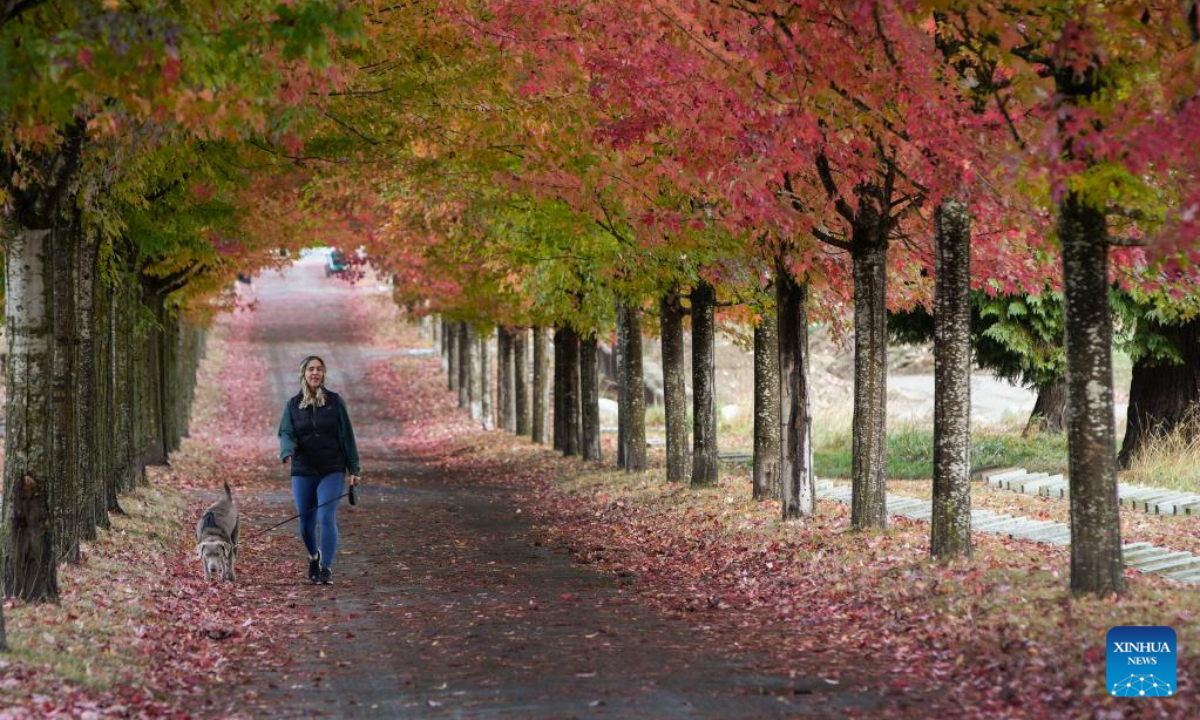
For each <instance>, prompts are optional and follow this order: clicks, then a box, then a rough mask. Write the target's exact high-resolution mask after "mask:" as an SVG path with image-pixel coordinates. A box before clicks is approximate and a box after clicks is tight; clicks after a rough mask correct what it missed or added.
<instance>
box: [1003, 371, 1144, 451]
mask: <svg viewBox="0 0 1200 720" xmlns="http://www.w3.org/2000/svg"><path fill="white" fill-rule="evenodd" d="M1135 369H1136V368H1135ZM1066 427H1067V380H1066V378H1065V377H1064V378H1061V379H1059V380H1057V381H1056V382H1055V383H1054V384H1053V385H1048V386H1046V387H1043V388H1038V396H1037V400H1036V401H1035V402H1034V403H1033V412H1031V413H1029V422H1027V423H1026V424H1025V430H1024V431H1023V432H1022V433H1021V434H1022V436H1024V437H1028V436H1029V435H1031V434H1033V433H1034V432H1035V431H1040V432H1063V431H1064V430H1066Z"/></svg>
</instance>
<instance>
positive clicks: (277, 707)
mask: <svg viewBox="0 0 1200 720" xmlns="http://www.w3.org/2000/svg"><path fill="white" fill-rule="evenodd" d="M254 289H255V292H256V293H257V296H258V301H259V303H260V306H259V311H258V314H257V315H256V319H255V323H256V340H257V347H258V352H261V354H262V355H263V356H264V357H265V358H266V359H267V361H268V363H269V365H270V367H271V372H272V382H271V383H270V388H271V394H272V401H273V402H276V403H278V404H279V406H280V407H282V403H283V401H284V399H285V398H286V397H287V396H288V395H290V394H291V393H293V392H294V388H295V386H296V385H297V383H298V367H299V362H300V359H301V358H303V357H304V356H305V355H307V354H309V353H317V354H320V355H322V356H323V357H324V358H325V360H326V362H327V364H328V366H329V385H330V387H331V388H332V389H333V390H335V391H338V392H341V393H343V395H344V396H345V397H346V399H347V403H348V405H349V408H350V410H351V414H352V417H353V419H354V422H355V425H356V429H357V431H358V436H359V442H360V448H361V449H362V454H363V468H364V472H365V474H366V478H367V479H368V481H369V484H367V485H366V486H365V487H364V491H363V493H362V500H361V502H360V505H359V507H358V508H354V510H353V511H352V512H351V511H350V510H349V509H348V508H345V507H343V510H342V512H341V517H340V523H339V525H340V529H341V543H340V549H341V553H340V554H339V557H338V561H337V563H336V565H335V568H334V570H335V578H336V580H337V583H336V584H335V585H333V586H330V587H321V586H311V585H309V584H308V583H307V581H305V580H303V579H302V574H303V551H302V549H301V546H300V543H299V540H298V539H297V541H296V548H295V549H296V554H295V559H296V573H295V576H294V577H291V578H282V579H280V581H279V594H280V601H281V602H291V603H296V604H299V605H300V606H302V607H307V608H308V609H309V613H310V621H309V622H307V623H306V624H304V626H303V627H300V628H298V629H297V630H298V635H299V637H298V638H297V639H296V641H295V642H294V643H293V645H294V647H293V655H292V658H291V660H290V661H288V662H286V663H285V664H284V665H283V666H282V667H279V668H276V669H272V670H262V671H261V672H259V674H258V675H257V676H256V679H255V680H254V682H253V683H252V685H251V686H250V687H248V688H242V689H241V691H240V692H242V694H243V695H244V697H245V702H244V703H243V707H246V708H249V709H250V710H251V711H252V712H254V713H256V714H259V715H260V716H263V717H310V716H313V715H323V716H329V717H389V718H395V717H398V718H408V717H412V718H429V717H435V718H438V717H455V718H457V717H463V718H467V717H469V718H493V717H495V718H571V717H611V718H632V717H646V718H694V717H711V718H769V717H797V716H804V717H842V716H845V715H846V714H847V713H848V712H853V713H854V714H861V713H862V712H866V711H870V710H871V709H873V708H878V707H881V706H882V705H884V704H885V700H884V699H882V698H880V697H879V696H877V695H875V694H873V693H871V692H867V691H865V690H863V689H862V688H861V685H859V684H858V683H856V682H853V681H852V680H850V681H848V680H845V679H844V680H843V682H842V683H841V684H840V685H837V686H833V685H831V684H829V683H826V682H824V681H822V680H821V679H820V678H819V677H818V676H817V672H818V671H819V668H814V669H813V670H812V674H811V675H810V676H807V677H806V676H805V675H804V674H803V672H800V673H798V675H797V677H794V678H793V677H788V676H775V675H770V674H764V673H763V672H761V671H759V670H757V669H756V668H758V667H760V666H765V664H764V660H763V658H758V657H756V656H755V655H753V654H752V653H749V652H745V651H736V650H733V649H730V648H729V643H727V642H726V641H725V640H724V639H722V638H721V637H713V636H711V635H709V634H707V633H706V632H704V631H703V630H702V629H700V628H698V627H697V626H696V625H695V624H694V623H692V622H690V621H685V620H680V619H676V618H671V617H667V616H665V615H661V614H659V613H658V612H657V611H655V610H653V609H652V608H649V607H648V606H645V605H641V604H639V603H638V602H637V601H636V600H635V598H634V593H629V592H625V591H623V590H622V587H621V586H620V585H619V584H618V582H617V579H616V578H614V577H613V576H611V575H608V574H600V573H597V572H595V571H593V570H591V569H589V568H587V567H584V566H577V565H574V564H573V563H572V562H571V560H570V558H569V557H568V556H567V555H566V553H564V552H560V551H557V550H554V549H548V548H546V547H542V546H540V545H539V544H538V543H537V542H536V541H535V540H534V539H533V538H534V537H535V533H533V531H532V530H533V529H532V528H531V527H530V526H529V524H528V522H527V521H525V520H524V519H523V518H522V516H521V515H519V514H517V512H516V509H517V508H516V506H515V501H514V499H513V498H512V497H511V496H510V494H509V491H507V490H505V489H503V488H497V487H494V486H483V485H478V484H472V483H470V482H469V481H465V480H464V479H462V478H457V477H447V476H446V475H445V474H443V473H442V472H441V471H439V470H436V469H433V468H431V467H429V466H427V465H425V464H423V463H421V462H419V461H416V460H414V459H412V458H407V457H403V456H401V455H400V454H399V453H397V452H396V451H395V450H394V449H392V448H391V447H389V445H388V444H387V443H386V440H387V439H389V438H391V437H394V435H395V433H397V432H399V429H400V425H401V422H400V421H401V419H402V418H397V417H396V416H395V414H394V412H393V411H392V410H390V409H389V406H388V405H386V404H385V403H384V402H382V401H381V398H380V395H381V393H382V390H381V389H380V388H379V387H377V386H376V385H375V384H374V383H375V379H374V378H373V377H372V375H371V374H370V373H368V368H369V367H370V365H371V362H372V361H373V360H376V359H380V358H384V357H387V356H388V353H386V352H383V351H381V350H379V349H378V348H376V347H374V346H372V344H371V341H370V337H369V333H367V329H366V328H364V327H361V326H359V325H356V324H355V321H354V320H353V318H354V313H353V312H352V311H351V310H350V307H351V304H352V303H353V302H354V298H353V293H354V292H355V291H352V290H350V289H349V288H348V287H346V286H339V285H338V284H337V281H336V280H325V279H324V278H323V277H322V273H321V266H320V265H319V264H317V263H316V262H315V261H309V262H306V263H302V264H300V265H299V266H297V267H295V268H293V269H290V270H288V271H287V273H286V275H285V276H284V277H283V278H280V277H278V276H268V277H265V278H262V279H261V280H256V281H255V288H254ZM360 292H365V291H360ZM281 476H282V473H281ZM261 498H262V499H263V500H265V501H267V502H268V503H272V504H271V505H269V509H272V508H273V510H272V511H273V512H274V511H277V512H278V514H279V515H280V516H286V515H287V514H290V512H291V511H290V509H289V505H288V502H289V501H288V498H287V496H286V495H285V494H284V493H283V492H277V493H274V494H265V495H263V496H261ZM275 504H277V507H276V505H275ZM289 529H290V526H289ZM796 662H797V665H796V668H797V669H803V668H804V667H805V661H804V660H803V659H802V658H798V659H797V661H796Z"/></svg>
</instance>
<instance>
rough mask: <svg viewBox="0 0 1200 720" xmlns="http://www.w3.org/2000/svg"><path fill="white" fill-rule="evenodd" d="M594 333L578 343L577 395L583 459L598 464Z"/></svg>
mask: <svg viewBox="0 0 1200 720" xmlns="http://www.w3.org/2000/svg"><path fill="white" fill-rule="evenodd" d="M596 346H597V342H596V333H595V332H591V333H588V335H587V337H585V338H583V340H582V341H580V343H579V378H580V382H579V393H580V398H581V400H580V402H581V405H582V407H583V413H582V414H583V418H582V427H583V439H582V442H583V459H584V460H592V461H594V462H600V376H599V374H598V371H597V366H596Z"/></svg>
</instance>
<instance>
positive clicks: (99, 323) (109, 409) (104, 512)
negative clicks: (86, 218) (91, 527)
mask: <svg viewBox="0 0 1200 720" xmlns="http://www.w3.org/2000/svg"><path fill="white" fill-rule="evenodd" d="M93 284H94V286H95V289H96V295H95V302H94V307H95V316H96V322H95V333H96V342H95V352H94V359H93V368H94V375H95V381H96V398H95V408H96V422H95V424H94V425H93V427H92V433H93V443H94V445H95V448H96V463H95V468H96V492H95V495H94V497H93V498H92V500H93V510H92V513H93V517H94V518H95V522H96V525H97V526H98V527H100V528H104V529H107V528H109V527H110V526H111V523H110V522H109V518H108V498H109V495H110V494H115V490H114V486H115V485H116V480H117V473H118V472H119V469H118V467H117V464H116V462H115V454H114V450H115V446H116V443H115V442H114V437H113V435H114V431H115V429H116V426H117V413H116V409H115V405H116V402H115V397H114V395H115V393H114V391H113V367H112V357H113V343H114V342H115V339H116V334H117V333H116V324H115V322H114V317H115V312H114V303H113V292H112V288H111V287H110V286H109V284H108V283H107V282H105V281H103V280H96V281H95V282H94V283H93Z"/></svg>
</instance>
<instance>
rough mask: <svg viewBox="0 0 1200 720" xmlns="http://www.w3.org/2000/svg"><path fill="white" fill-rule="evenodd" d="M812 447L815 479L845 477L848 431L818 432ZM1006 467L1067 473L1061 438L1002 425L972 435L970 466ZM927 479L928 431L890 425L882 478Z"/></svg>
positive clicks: (930, 447) (929, 465)
mask: <svg viewBox="0 0 1200 720" xmlns="http://www.w3.org/2000/svg"><path fill="white" fill-rule="evenodd" d="M814 444H815V450H814V463H815V464H816V471H817V475H818V476H819V477H841V478H844V477H850V470H851V465H852V461H853V455H852V454H851V447H852V445H853V443H852V441H851V435H850V431H849V430H837V431H832V432H829V431H827V432H824V433H818V434H817V436H816V437H815V438H814ZM1008 465H1016V466H1020V467H1024V468H1027V469H1028V470H1030V471H1031V472H1066V469H1067V438H1066V435H1065V434H1059V433H1036V434H1033V435H1031V436H1029V437H1022V436H1021V433H1020V431H1019V430H1017V429H1016V428H1015V427H1008V426H1004V425H1000V426H994V427H988V428H984V429H980V430H977V431H976V432H974V433H972V437H971V467H973V468H984V467H994V466H1008ZM932 475H933V429H932V428H930V427H928V426H925V425H920V424H916V423H898V424H895V425H894V426H893V427H892V428H891V429H890V430H889V432H888V438H887V476H888V477H890V478H898V479H907V480H914V479H922V478H929V477H932Z"/></svg>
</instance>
